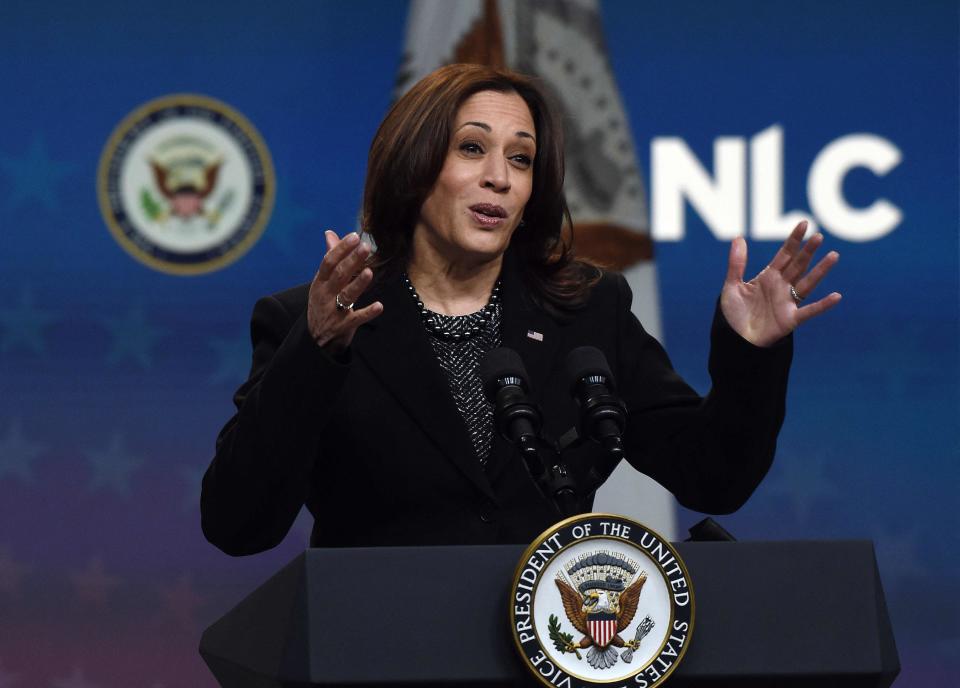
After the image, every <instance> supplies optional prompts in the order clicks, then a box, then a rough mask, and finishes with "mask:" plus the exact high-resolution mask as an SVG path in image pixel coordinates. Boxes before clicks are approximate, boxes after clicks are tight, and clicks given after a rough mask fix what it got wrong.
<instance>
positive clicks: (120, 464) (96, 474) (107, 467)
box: [84, 433, 143, 497]
mask: <svg viewBox="0 0 960 688" xmlns="http://www.w3.org/2000/svg"><path fill="white" fill-rule="evenodd" d="M84 454H85V455H86V457H87V460H88V461H89V462H90V466H91V468H92V470H93V475H92V476H91V478H90V482H89V484H88V489H89V490H90V491H91V492H97V491H99V490H103V489H106V490H111V491H113V492H115V493H116V494H118V495H121V496H123V497H129V496H130V475H131V473H133V472H134V471H135V470H136V469H137V468H139V467H140V466H141V465H142V464H143V459H141V458H140V457H139V456H135V455H133V454H131V453H130V452H128V451H127V449H126V447H125V446H124V439H123V435H121V434H119V433H116V434H114V435H113V437H111V438H110V444H109V446H107V447H106V448H105V449H88V450H87V451H85V452H84Z"/></svg>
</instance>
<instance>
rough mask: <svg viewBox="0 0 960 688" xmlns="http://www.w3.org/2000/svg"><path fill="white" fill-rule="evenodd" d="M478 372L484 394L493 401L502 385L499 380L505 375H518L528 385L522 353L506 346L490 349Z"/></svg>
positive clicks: (524, 384)
mask: <svg viewBox="0 0 960 688" xmlns="http://www.w3.org/2000/svg"><path fill="white" fill-rule="evenodd" d="M477 372H478V373H479V374H480V381H481V383H482V384H483V394H484V396H486V397H487V399H488V400H489V401H490V402H491V403H492V402H493V401H494V399H496V396H497V389H499V387H500V384H499V382H498V381H499V380H502V379H503V378H505V377H518V378H520V380H521V381H522V382H523V385H522V386H523V387H524V388H526V386H527V370H526V368H524V367H523V361H522V360H521V359H520V354H518V353H517V352H516V351H514V350H513V349H508V348H507V347H505V346H502V347H500V348H499V349H494V350H492V351H488V352H487V353H486V355H485V356H484V357H483V360H481V361H480V366H479V368H478V369H477Z"/></svg>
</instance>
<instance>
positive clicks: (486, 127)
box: [457, 122, 537, 143]
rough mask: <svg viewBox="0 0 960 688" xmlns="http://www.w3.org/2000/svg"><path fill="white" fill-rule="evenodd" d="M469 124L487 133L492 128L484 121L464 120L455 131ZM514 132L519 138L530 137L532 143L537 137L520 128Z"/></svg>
mask: <svg viewBox="0 0 960 688" xmlns="http://www.w3.org/2000/svg"><path fill="white" fill-rule="evenodd" d="M471 124H472V125H473V126H475V127H480V128H481V129H483V130H484V131H485V132H487V133H488V134H489V133H491V132H492V131H493V129H491V128H490V125H489V124H487V123H485V122H464V123H463V124H461V125H460V126H459V127H458V128H457V131H460V130H461V129H463V128H464V127H466V126H468V125H471ZM514 133H515V134H516V135H517V136H519V137H520V138H524V139H532V140H533V142H534V143H536V142H537V138H536V137H535V136H534V135H533V134H531V133H529V132H526V131H523V130H521V131H517V132H514Z"/></svg>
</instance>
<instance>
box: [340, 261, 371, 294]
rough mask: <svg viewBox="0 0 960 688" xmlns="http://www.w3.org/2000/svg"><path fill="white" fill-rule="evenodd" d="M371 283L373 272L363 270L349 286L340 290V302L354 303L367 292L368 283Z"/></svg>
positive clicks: (367, 269) (368, 269) (366, 269)
mask: <svg viewBox="0 0 960 688" xmlns="http://www.w3.org/2000/svg"><path fill="white" fill-rule="evenodd" d="M372 281H373V270H371V269H370V268H364V269H363V270H361V271H360V274H359V275H357V276H356V277H354V278H353V280H351V282H350V284H348V285H347V286H345V287H344V288H343V289H341V290H340V301H341V302H342V303H355V302H356V301H357V299H359V298H360V296H361V295H362V294H363V292H365V291H366V290H367V287H369V286H370V282H372Z"/></svg>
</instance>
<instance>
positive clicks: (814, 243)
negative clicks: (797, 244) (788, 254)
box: [783, 233, 823, 284]
mask: <svg viewBox="0 0 960 688" xmlns="http://www.w3.org/2000/svg"><path fill="white" fill-rule="evenodd" d="M821 244H823V235H822V234H819V233H818V234H814V235H813V236H812V237H810V239H809V240H808V241H807V243H806V244H804V245H803V248H802V249H801V250H800V251H798V252H797V254H796V255H795V256H794V257H793V259H792V260H791V261H790V262H789V263H788V264H787V266H786V267H785V268H784V269H783V278H784V279H785V280H787V281H788V282H790V283H791V284H792V283H794V282H796V281H797V280H798V279H800V278H801V277H802V276H803V273H805V272H806V271H807V267H808V266H809V265H810V261H811V260H813V255H814V254H815V253H816V252H817V250H818V249H819V248H820V246H821Z"/></svg>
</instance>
